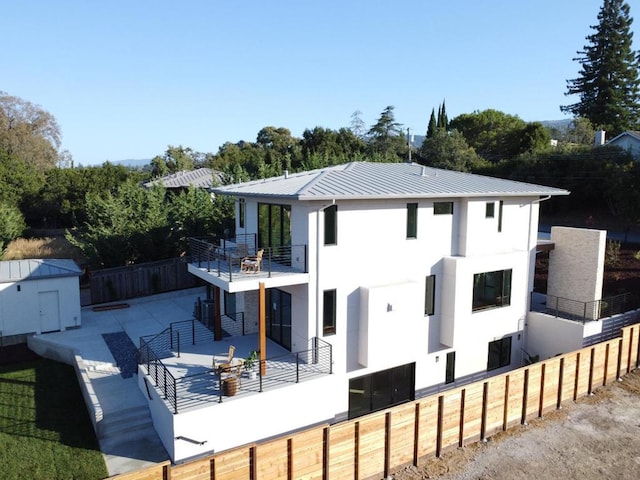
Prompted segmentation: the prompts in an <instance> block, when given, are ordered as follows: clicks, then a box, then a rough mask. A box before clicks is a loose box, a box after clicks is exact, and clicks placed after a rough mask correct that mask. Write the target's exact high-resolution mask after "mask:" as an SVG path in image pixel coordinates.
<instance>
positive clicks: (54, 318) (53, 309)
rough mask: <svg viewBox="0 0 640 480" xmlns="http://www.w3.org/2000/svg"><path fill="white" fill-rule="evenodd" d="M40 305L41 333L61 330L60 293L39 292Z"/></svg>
mask: <svg viewBox="0 0 640 480" xmlns="http://www.w3.org/2000/svg"><path fill="white" fill-rule="evenodd" d="M38 303H39V305H40V332H53V331H57V330H60V305H59V302H58V291H57V290H56V291H52V292H39V293H38Z"/></svg>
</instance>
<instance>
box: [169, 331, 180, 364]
mask: <svg viewBox="0 0 640 480" xmlns="http://www.w3.org/2000/svg"><path fill="white" fill-rule="evenodd" d="M176 335H177V336H178V358H180V330H178V331H177V332H176ZM171 338H172V339H173V336H171Z"/></svg>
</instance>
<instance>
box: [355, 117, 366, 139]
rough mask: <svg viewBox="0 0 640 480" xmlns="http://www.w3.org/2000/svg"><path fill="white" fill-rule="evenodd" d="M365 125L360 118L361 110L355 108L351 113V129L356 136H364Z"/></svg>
mask: <svg viewBox="0 0 640 480" xmlns="http://www.w3.org/2000/svg"><path fill="white" fill-rule="evenodd" d="M366 128H367V126H366V124H365V123H364V120H362V112H361V111H360V110H356V111H355V112H353V113H352V114H351V131H352V132H353V134H354V135H355V136H356V137H358V138H364V133H365V130H366Z"/></svg>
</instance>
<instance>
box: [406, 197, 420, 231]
mask: <svg viewBox="0 0 640 480" xmlns="http://www.w3.org/2000/svg"><path fill="white" fill-rule="evenodd" d="M417 237H418V204H417V203H407V238H417Z"/></svg>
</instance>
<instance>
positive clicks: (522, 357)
mask: <svg viewBox="0 0 640 480" xmlns="http://www.w3.org/2000/svg"><path fill="white" fill-rule="evenodd" d="M550 198H551V195H547V196H546V197H541V198H538V199H537V200H532V201H531V203H530V204H529V235H528V237H527V238H528V240H527V242H531V220H532V218H533V204H534V203H541V202H544V201H546V200H549V199H550ZM539 219H540V215H538V222H539ZM536 238H537V236H536ZM536 243H537V241H536ZM531 248H535V245H534V246H533V247H532V245H531V244H530V243H529V248H528V252H529V256H528V260H527V263H528V268H527V276H528V275H529V272H530V271H531ZM534 255H535V254H534ZM527 281H529V279H528V278H527ZM532 295H533V282H532V284H531V292H529V295H527V297H528V298H527V302H526V304H527V311H526V313H525V321H524V326H523V328H522V342H521V344H520V365H523V360H524V354H525V351H524V346H525V345H526V344H527V318H528V317H529V312H530V311H531V297H532Z"/></svg>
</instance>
